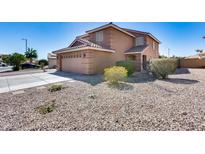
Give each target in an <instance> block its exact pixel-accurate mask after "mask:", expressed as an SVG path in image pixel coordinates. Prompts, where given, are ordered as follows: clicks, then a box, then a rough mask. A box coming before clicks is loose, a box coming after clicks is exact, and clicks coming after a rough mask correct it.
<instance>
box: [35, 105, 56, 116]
mask: <svg viewBox="0 0 205 154" xmlns="http://www.w3.org/2000/svg"><path fill="white" fill-rule="evenodd" d="M54 109H55V104H54V103H52V104H45V105H41V106H39V107H37V108H36V110H37V111H38V112H39V113H40V114H47V113H50V112H52V111H53V110H54Z"/></svg>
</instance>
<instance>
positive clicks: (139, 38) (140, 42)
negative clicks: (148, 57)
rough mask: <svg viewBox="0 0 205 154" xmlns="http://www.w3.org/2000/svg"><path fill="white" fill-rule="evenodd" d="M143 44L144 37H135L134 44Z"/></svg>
mask: <svg viewBox="0 0 205 154" xmlns="http://www.w3.org/2000/svg"><path fill="white" fill-rule="evenodd" d="M144 44H145V41H144V37H137V38H136V39H135V45H136V46H139V45H144Z"/></svg>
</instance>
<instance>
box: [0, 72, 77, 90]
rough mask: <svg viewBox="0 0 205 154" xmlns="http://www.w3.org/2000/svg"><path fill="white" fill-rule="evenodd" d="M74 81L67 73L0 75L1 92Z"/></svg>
mask: <svg viewBox="0 0 205 154" xmlns="http://www.w3.org/2000/svg"><path fill="white" fill-rule="evenodd" d="M61 81H68V82H74V80H73V79H71V78H69V76H68V75H66V73H63V72H58V73H35V74H26V75H15V76H7V77H6V76H5V77H0V93H4V92H10V91H15V90H19V89H25V88H31V87H36V86H41V85H46V84H50V83H55V82H61Z"/></svg>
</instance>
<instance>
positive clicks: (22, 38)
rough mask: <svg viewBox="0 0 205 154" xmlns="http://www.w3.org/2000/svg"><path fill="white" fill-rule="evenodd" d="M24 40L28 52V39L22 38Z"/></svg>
mask: <svg viewBox="0 0 205 154" xmlns="http://www.w3.org/2000/svg"><path fill="white" fill-rule="evenodd" d="M22 40H24V41H25V46H26V51H27V50H28V46H27V41H28V39H26V38H22Z"/></svg>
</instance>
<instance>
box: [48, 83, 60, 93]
mask: <svg viewBox="0 0 205 154" xmlns="http://www.w3.org/2000/svg"><path fill="white" fill-rule="evenodd" d="M61 89H63V85H62V84H53V85H51V86H50V87H49V88H48V91H50V92H54V91H59V90H61Z"/></svg>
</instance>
